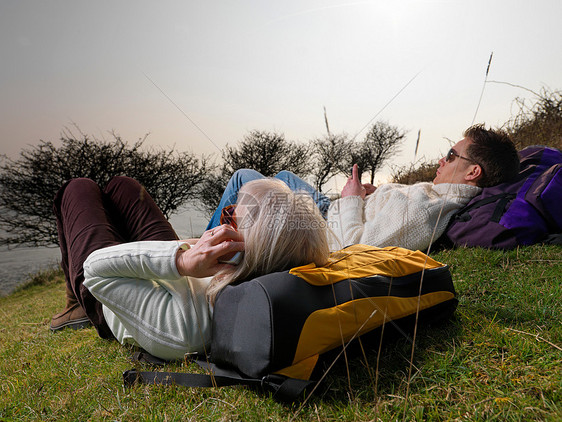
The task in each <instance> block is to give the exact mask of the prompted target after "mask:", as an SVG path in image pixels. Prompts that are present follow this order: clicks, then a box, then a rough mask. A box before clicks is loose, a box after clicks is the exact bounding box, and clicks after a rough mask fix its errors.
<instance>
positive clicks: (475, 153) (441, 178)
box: [433, 125, 519, 187]
mask: <svg viewBox="0 0 562 422" xmlns="http://www.w3.org/2000/svg"><path fill="white" fill-rule="evenodd" d="M518 173H519V155H518V154H517V150H516V149H515V145H514V144H513V142H512V141H511V139H510V138H509V136H508V135H507V134H506V133H505V132H503V131H500V130H494V129H485V128H484V125H474V126H471V127H469V128H468V129H467V130H466V131H465V132H464V138H463V139H462V140H460V141H459V142H457V143H456V144H455V145H453V147H452V148H451V149H450V150H449V153H448V154H447V156H446V157H443V158H441V159H440V160H439V168H438V169H437V175H436V176H435V179H433V183H435V184H438V183H464V184H467V185H473V186H480V187H487V186H494V185H497V184H500V183H503V182H506V181H508V180H510V179H512V178H514V177H515V176H517V174H518Z"/></svg>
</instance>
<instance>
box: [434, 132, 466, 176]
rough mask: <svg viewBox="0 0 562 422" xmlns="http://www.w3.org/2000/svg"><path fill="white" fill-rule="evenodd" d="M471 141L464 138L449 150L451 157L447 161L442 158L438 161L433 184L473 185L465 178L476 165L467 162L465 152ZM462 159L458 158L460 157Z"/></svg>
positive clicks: (445, 158)
mask: <svg viewBox="0 0 562 422" xmlns="http://www.w3.org/2000/svg"><path fill="white" fill-rule="evenodd" d="M471 142H472V141H471V140H470V139H468V138H464V139H462V140H460V141H459V142H457V143H456V144H455V145H453V147H452V148H451V149H452V150H453V155H451V157H450V160H449V161H447V157H443V158H441V159H440V160H439V168H438V169H437V174H436V175H435V179H433V183H434V184H439V183H465V184H470V185H472V184H475V183H473V182H471V181H470V180H467V178H466V176H467V174H468V173H469V171H470V169H471V168H472V167H473V166H475V165H476V164H475V163H474V162H473V161H470V160H468V159H467V158H468V156H467V154H466V150H467V148H468V146H469V145H470V143H471ZM459 156H460V157H464V158H460V157H459Z"/></svg>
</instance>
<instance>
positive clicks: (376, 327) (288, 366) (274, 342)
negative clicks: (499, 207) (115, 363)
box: [124, 245, 457, 400]
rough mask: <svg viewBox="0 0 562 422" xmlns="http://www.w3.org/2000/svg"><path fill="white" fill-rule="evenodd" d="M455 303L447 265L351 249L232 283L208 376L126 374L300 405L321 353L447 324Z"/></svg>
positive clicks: (400, 253)
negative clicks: (252, 392) (391, 332)
mask: <svg viewBox="0 0 562 422" xmlns="http://www.w3.org/2000/svg"><path fill="white" fill-rule="evenodd" d="M456 305H457V299H456V298H455V290H454V287H453V282H452V279H451V274H450V272H449V268H448V266H446V265H444V264H441V263H439V262H437V261H435V260H433V259H431V258H430V257H428V256H427V255H425V254H423V253H422V252H420V251H410V250H407V249H403V248H398V247H387V248H377V247H373V246H366V245H353V246H350V247H347V248H345V249H342V250H340V251H338V252H334V253H332V254H331V255H330V259H329V262H328V263H327V264H326V265H324V266H322V267H317V266H315V265H314V264H310V265H305V266H301V267H296V268H293V269H291V270H290V271H285V272H278V273H273V274H268V275H264V276H261V277H257V278H255V279H252V280H249V281H244V282H241V283H238V284H236V285H231V286H227V287H226V288H225V289H224V290H223V291H222V292H221V293H220V294H219V295H218V297H217V300H216V303H215V308H214V315H213V333H212V343H211V352H210V356H208V357H207V358H206V359H203V360H202V361H200V362H199V364H200V365H201V366H203V367H205V368H207V369H209V371H210V372H211V373H210V375H204V374H187V373H170V372H139V371H136V370H130V371H126V372H125V373H124V381H125V384H126V385H131V384H133V383H134V382H141V383H149V384H152V383H154V384H179V385H185V386H189V387H211V386H225V385H233V384H245V385H256V386H262V387H269V388H270V389H272V390H273V392H274V393H275V396H276V397H277V398H279V399H282V400H294V399H295V398H297V397H298V396H299V395H301V393H302V392H303V391H304V389H305V388H307V387H309V386H311V385H313V384H314V383H315V380H317V379H318V376H319V375H320V374H318V367H319V365H318V362H319V360H320V358H321V356H322V355H323V354H325V353H326V352H329V351H332V350H334V349H337V348H341V347H346V345H347V344H349V342H350V341H352V340H354V339H356V338H358V337H359V336H362V335H364V334H367V333H369V335H371V334H376V333H377V331H380V330H381V329H382V328H383V326H384V325H385V324H387V326H388V324H391V328H394V329H398V331H399V332H404V331H410V330H411V328H413V326H414V323H415V321H416V320H417V321H418V325H424V324H427V323H428V322H433V321H437V320H443V319H446V318H449V317H450V316H451V314H452V313H453V312H454V310H455V308H456Z"/></svg>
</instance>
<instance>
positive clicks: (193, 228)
mask: <svg viewBox="0 0 562 422" xmlns="http://www.w3.org/2000/svg"><path fill="white" fill-rule="evenodd" d="M207 222H208V219H207V218H206V217H205V216H203V215H202V214H201V213H200V212H198V211H197V210H193V209H191V208H186V209H184V210H182V211H181V212H179V213H177V214H174V215H173V216H172V217H171V218H170V223H171V224H172V226H173V227H174V229H175V230H176V232H177V233H178V236H180V238H189V237H199V236H200V235H201V233H203V231H204V230H205V227H206V226H207ZM60 257H61V255H60V250H59V248H58V247H35V248H28V247H25V248H24V247H20V248H11V249H8V248H6V247H4V248H0V296H5V295H8V294H10V293H11V292H13V291H14V289H15V288H16V287H18V286H19V285H21V284H23V283H24V282H25V281H27V280H28V279H29V276H30V275H32V274H35V273H37V272H38V271H40V270H42V269H46V268H49V267H54V266H56V265H58V263H59V262H60Z"/></svg>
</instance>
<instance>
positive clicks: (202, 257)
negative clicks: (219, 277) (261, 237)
mask: <svg viewBox="0 0 562 422" xmlns="http://www.w3.org/2000/svg"><path fill="white" fill-rule="evenodd" d="M243 250H244V242H243V239H242V235H241V234H240V233H238V232H237V231H236V230H234V228H232V226H229V225H227V224H224V225H222V226H219V227H215V228H214V229H211V230H207V231H206V232H205V233H203V235H202V236H201V238H200V239H199V240H198V241H197V243H195V245H193V246H191V248H190V249H188V250H182V249H180V250H179V251H178V253H177V255H176V267H177V269H178V272H179V273H180V275H183V276H190V277H209V276H212V275H215V274H216V273H217V272H219V271H220V270H222V269H224V268H232V265H229V264H221V263H219V258H220V257H222V256H224V255H227V254H230V253H233V252H239V251H243Z"/></svg>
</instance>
